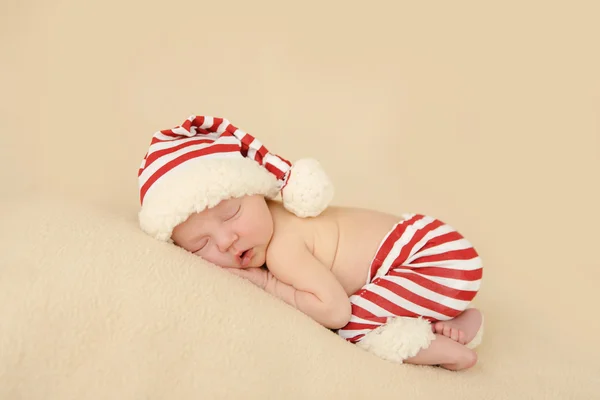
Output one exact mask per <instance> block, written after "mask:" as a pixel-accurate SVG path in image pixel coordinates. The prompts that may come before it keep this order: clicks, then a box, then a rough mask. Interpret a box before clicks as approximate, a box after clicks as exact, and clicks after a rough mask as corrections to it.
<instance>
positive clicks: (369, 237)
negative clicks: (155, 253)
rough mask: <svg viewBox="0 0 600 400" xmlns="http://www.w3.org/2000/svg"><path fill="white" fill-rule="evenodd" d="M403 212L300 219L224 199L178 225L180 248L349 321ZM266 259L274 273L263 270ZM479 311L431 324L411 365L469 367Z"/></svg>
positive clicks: (330, 317) (254, 199)
mask: <svg viewBox="0 0 600 400" xmlns="http://www.w3.org/2000/svg"><path fill="white" fill-rule="evenodd" d="M400 219H401V218H400V217H398V216H395V215H391V214H386V213H383V212H378V211H374V210H364V209H358V208H341V207H330V208H328V209H327V210H325V211H324V212H323V213H322V214H320V215H319V216H318V217H314V218H298V217H296V216H295V215H293V214H292V213H290V212H289V211H287V210H285V209H284V207H283V205H282V204H281V203H280V202H278V201H266V202H265V200H264V199H262V198H260V197H259V196H251V197H244V198H242V199H232V200H227V201H223V202H222V203H220V204H219V205H218V206H217V207H215V208H214V209H212V210H205V211H203V212H202V213H199V214H195V215H192V216H191V217H190V218H189V219H188V220H187V221H185V222H184V223H182V224H180V225H179V226H178V227H176V228H175V229H174V232H173V240H174V242H175V243H176V244H178V245H179V246H181V247H183V248H185V249H187V250H189V251H191V252H193V253H194V254H197V255H199V256H201V257H203V258H205V259H207V260H208V261H211V262H213V263H215V264H217V265H220V266H222V267H223V268H226V269H227V270H229V271H230V272H232V273H235V274H237V275H239V276H241V277H244V278H246V279H248V280H250V281H251V282H253V283H254V284H256V285H257V286H259V287H261V288H262V289H264V290H266V291H267V292H269V293H271V294H273V295H275V296H276V297H278V298H280V299H281V300H283V301H285V302H286V303H288V304H290V305H292V306H294V307H295V308H297V309H299V310H301V311H302V312H304V313H306V314H307V315H309V316H311V317H312V318H313V319H314V320H315V321H317V322H319V323H321V324H322V325H324V326H326V327H328V328H330V329H339V328H342V327H344V326H345V325H346V324H347V323H348V321H349V319H350V315H351V304H350V299H349V297H350V296H351V295H353V294H354V293H356V292H357V291H358V290H359V289H361V288H362V287H363V286H364V285H365V284H366V283H367V276H368V272H369V269H370V266H371V262H372V260H373V258H374V256H375V254H376V252H377V250H378V248H379V246H380V245H381V243H382V241H383V239H384V238H385V236H386V235H387V234H388V233H389V232H390V230H392V229H393V228H394V226H395V224H397V223H398V222H399V221H400ZM263 264H266V265H267V266H268V271H265V270H264V269H261V268H257V267H260V266H261V265H263ZM480 324H481V315H480V314H479V312H478V311H476V310H471V311H468V312H465V313H463V314H461V315H460V316H459V317H458V318H455V319H454V320H450V321H443V322H438V323H434V324H432V330H433V332H434V333H435V334H436V340H434V341H433V342H432V343H431V345H430V347H429V348H428V349H425V350H422V351H421V352H419V354H417V356H415V357H413V358H411V359H408V360H406V362H407V363H414V364H427V365H441V366H442V367H444V368H448V369H452V370H457V369H464V368H469V367H470V366H472V365H473V364H474V363H475V361H476V356H475V353H474V352H473V351H472V350H470V349H468V348H467V347H466V346H464V344H465V343H467V342H469V341H470V340H471V339H472V338H473V337H474V336H475V334H476V333H477V331H478V329H479V326H480Z"/></svg>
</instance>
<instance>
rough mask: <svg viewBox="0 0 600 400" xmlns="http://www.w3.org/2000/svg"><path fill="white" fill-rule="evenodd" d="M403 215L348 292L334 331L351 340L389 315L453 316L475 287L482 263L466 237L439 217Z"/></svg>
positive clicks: (463, 306)
mask: <svg viewBox="0 0 600 400" xmlns="http://www.w3.org/2000/svg"><path fill="white" fill-rule="evenodd" d="M403 218H404V219H403V220H402V221H400V222H399V223H398V224H396V225H395V226H394V228H393V229H392V230H391V231H390V232H389V233H388V234H387V235H386V237H385V238H384V239H383V241H382V242H381V244H380V246H379V249H378V250H377V253H376V254H375V258H374V259H373V261H372V263H371V267H370V269H369V275H368V277H367V283H366V285H365V286H364V287H363V288H361V289H360V290H359V291H358V292H356V293H355V294H353V295H352V296H351V297H350V302H351V304H352V317H351V319H350V322H349V323H348V324H347V325H346V326H345V327H343V328H341V329H339V330H338V334H339V335H340V336H341V337H343V338H345V339H346V340H348V341H350V342H352V343H356V342H358V341H360V340H361V339H362V337H363V336H364V335H366V334H367V333H369V332H370V331H371V330H373V329H375V328H377V327H379V326H381V325H383V324H385V323H386V321H387V319H388V318H389V317H423V318H424V319H427V320H429V321H432V322H433V321H444V320H448V319H451V318H454V317H456V316H457V315H459V314H460V313H461V312H463V311H464V310H465V309H466V308H467V307H468V305H469V304H470V302H471V300H473V298H474V297H475V295H476V294H477V291H478V290H479V287H480V285H481V278H482V272H483V269H482V264H481V259H480V257H479V255H478V254H477V252H476V251H475V249H474V248H473V246H472V245H471V243H469V242H468V241H467V240H466V239H465V238H464V237H463V236H462V235H461V234H459V233H458V232H457V231H456V230H454V229H453V228H452V227H450V226H448V225H446V224H445V223H443V222H442V221H440V220H437V219H434V218H431V217H428V216H425V215H420V214H405V215H403Z"/></svg>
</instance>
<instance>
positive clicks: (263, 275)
mask: <svg viewBox="0 0 600 400" xmlns="http://www.w3.org/2000/svg"><path fill="white" fill-rule="evenodd" d="M225 269H226V270H227V271H229V272H231V273H232V274H235V275H238V276H241V277H242V278H245V279H247V280H249V281H250V282H252V283H253V284H255V285H256V286H258V287H259V288H261V289H264V288H265V286H267V281H268V272H267V271H266V270H264V269H262V268H255V267H252V268H225Z"/></svg>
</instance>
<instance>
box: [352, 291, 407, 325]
mask: <svg viewBox="0 0 600 400" xmlns="http://www.w3.org/2000/svg"><path fill="white" fill-rule="evenodd" d="M361 297H362V298H364V299H365V300H368V301H370V302H371V303H373V304H375V305H377V306H379V307H381V308H383V309H384V310H386V311H388V312H389V313H390V314H389V315H386V316H387V317H393V316H397V317H418V316H419V315H418V314H415V313H414V312H412V311H409V310H406V309H404V308H402V307H400V306H399V305H398V304H395V303H393V302H391V301H390V300H388V299H386V298H385V297H382V296H380V295H378V294H377V293H373V292H371V291H368V290H367V291H365V293H364V294H363V295H362V296H361ZM364 319H367V318H364Z"/></svg>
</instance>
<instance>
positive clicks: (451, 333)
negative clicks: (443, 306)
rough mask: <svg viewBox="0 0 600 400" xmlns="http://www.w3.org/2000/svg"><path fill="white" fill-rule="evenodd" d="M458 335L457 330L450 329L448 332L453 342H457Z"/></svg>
mask: <svg viewBox="0 0 600 400" xmlns="http://www.w3.org/2000/svg"><path fill="white" fill-rule="evenodd" d="M459 333H460V331H459V330H458V329H451V330H450V339H452V340H454V341H455V342H458V336H459Z"/></svg>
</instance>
